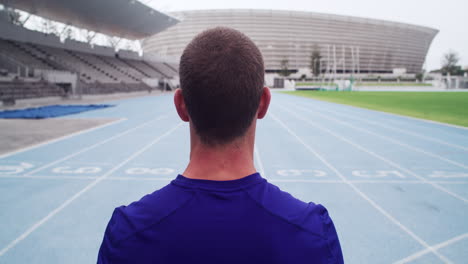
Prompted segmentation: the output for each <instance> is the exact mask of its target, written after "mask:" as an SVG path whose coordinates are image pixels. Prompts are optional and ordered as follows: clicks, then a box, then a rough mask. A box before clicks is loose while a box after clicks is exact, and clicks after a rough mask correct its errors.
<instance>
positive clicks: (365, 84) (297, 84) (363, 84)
mask: <svg viewBox="0 0 468 264" xmlns="http://www.w3.org/2000/svg"><path fill="white" fill-rule="evenodd" d="M329 85H331V86H334V84H333V83H326V82H325V83H320V82H297V83H296V86H329ZM355 85H356V86H396V87H400V86H417V87H420V86H424V87H426V86H432V84H430V83H414V82H412V83H408V82H401V83H396V82H380V83H379V82H367V83H366V82H363V83H355Z"/></svg>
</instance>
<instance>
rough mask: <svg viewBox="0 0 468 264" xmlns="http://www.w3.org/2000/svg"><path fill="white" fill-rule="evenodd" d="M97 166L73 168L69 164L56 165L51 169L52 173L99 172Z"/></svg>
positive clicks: (99, 169)
mask: <svg viewBox="0 0 468 264" xmlns="http://www.w3.org/2000/svg"><path fill="white" fill-rule="evenodd" d="M101 170H102V169H101V168H99V167H80V168H73V167H69V166H64V167H57V168H54V169H53V170H52V172H53V173H59V174H95V173H99V172H101Z"/></svg>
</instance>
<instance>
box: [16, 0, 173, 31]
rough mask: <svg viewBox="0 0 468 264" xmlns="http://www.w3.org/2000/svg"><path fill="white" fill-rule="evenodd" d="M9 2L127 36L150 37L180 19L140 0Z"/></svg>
mask: <svg viewBox="0 0 468 264" xmlns="http://www.w3.org/2000/svg"><path fill="white" fill-rule="evenodd" d="M7 3H8V5H9V6H11V7H14V8H17V9H20V10H24V11H26V12H28V13H31V14H34V15H37V16H41V17H44V18H48V19H50V20H54V21H58V22H62V23H65V24H69V25H73V26H76V27H79V28H85V29H88V30H92V31H96V32H99V33H103V34H106V35H110V36H119V37H122V38H127V39H142V38H145V37H149V36H152V35H154V34H156V33H158V32H160V31H162V30H164V29H166V28H168V27H170V26H173V25H175V24H177V23H178V22H179V20H177V19H176V18H174V17H171V16H168V15H166V14H164V13H161V12H159V11H157V10H155V9H153V8H151V7H149V6H147V5H145V4H143V3H141V2H139V1H137V0H79V1H77V0H10V1H8V2H7Z"/></svg>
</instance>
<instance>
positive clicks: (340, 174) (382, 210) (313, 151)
mask: <svg viewBox="0 0 468 264" xmlns="http://www.w3.org/2000/svg"><path fill="white" fill-rule="evenodd" d="M270 116H271V117H272V118H273V119H274V120H275V121H276V122H277V123H278V124H280V125H281V126H282V127H283V128H284V129H285V130H286V131H287V132H288V133H289V134H290V135H291V136H293V137H294V138H295V139H296V140H297V141H299V142H300V143H301V144H302V145H303V146H304V147H305V148H306V149H307V150H308V151H309V152H310V153H312V154H313V155H314V156H316V157H317V158H318V159H319V160H321V161H322V162H323V163H324V164H325V165H326V166H327V167H328V168H329V169H330V170H332V171H333V172H334V173H335V174H336V175H337V176H338V177H340V178H341V180H342V181H343V182H344V183H346V184H347V185H348V186H349V187H351V188H352V189H353V190H354V191H355V192H356V193H357V194H359V195H360V196H361V197H362V198H363V199H364V200H366V201H367V202H368V203H370V204H371V205H372V206H373V207H374V208H375V209H376V210H377V211H379V212H380V213H381V214H383V215H384V216H385V217H387V218H388V219H389V220H390V221H392V222H393V223H394V224H395V225H397V226H398V227H399V228H400V229H402V230H403V231H404V232H406V233H407V234H408V235H409V236H411V237H412V238H413V239H414V240H416V241H417V242H418V243H419V244H421V245H422V246H424V247H425V248H426V249H427V250H429V251H430V252H432V253H434V254H435V255H436V256H437V257H439V258H440V259H441V260H442V261H443V262H444V263H452V262H451V261H450V260H449V259H448V258H447V257H445V256H443V255H442V254H440V253H439V252H437V251H436V250H435V249H433V248H431V246H430V245H429V244H428V243H427V242H426V241H424V240H423V239H421V238H420V237H419V236H417V235H416V234H415V233H413V231H411V230H410V229H409V228H408V227H406V226H405V225H403V224H402V223H400V222H399V221H398V220H397V219H396V218H395V217H393V216H392V215H391V214H390V213H388V212H387V211H385V210H384V209H383V208H382V207H381V206H380V205H378V204H377V203H376V202H374V201H373V200H372V199H371V198H369V197H368V196H367V195H366V194H365V193H363V192H362V191H361V190H360V189H359V188H358V187H356V185H354V184H353V183H351V182H350V181H348V179H346V177H345V176H344V175H343V174H342V173H341V172H340V171H338V169H336V168H335V167H334V166H332V165H331V164H330V163H329V162H328V161H327V160H326V159H325V158H324V157H322V156H321V155H320V154H319V153H318V152H316V151H315V150H314V149H312V147H310V146H309V145H308V144H307V143H305V142H304V140H302V138H300V137H299V136H298V135H297V134H296V133H294V132H293V131H292V130H291V129H290V128H289V127H288V126H286V124H284V123H283V121H281V120H279V119H278V118H277V117H276V116H275V115H273V114H271V113H270Z"/></svg>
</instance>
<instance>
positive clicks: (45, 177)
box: [0, 175, 468, 185]
mask: <svg viewBox="0 0 468 264" xmlns="http://www.w3.org/2000/svg"><path fill="white" fill-rule="evenodd" d="M99 177H101V176H62V175H51V176H48V175H34V176H12V175H0V179H31V180H94V179H97V178H99ZM168 179H173V178H159V177H154V176H152V177H148V176H144V177H141V176H139V177H126V176H117V177H110V178H106V179H105V180H106V181H112V180H120V181H125V180H128V181H146V180H147V181H157V180H168ZM268 181H270V182H296V183H337V184H342V183H344V182H343V181H341V180H314V179H280V178H269V179H268ZM348 181H349V182H351V183H372V184H389V183H391V184H430V183H437V184H452V185H461V184H468V181H428V182H423V181H420V180H405V181H400V180H348Z"/></svg>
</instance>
